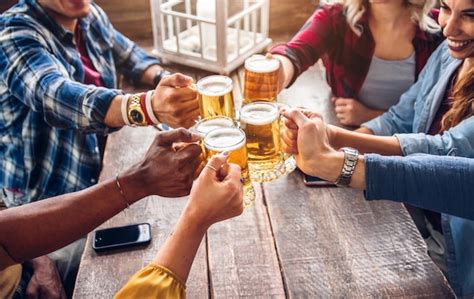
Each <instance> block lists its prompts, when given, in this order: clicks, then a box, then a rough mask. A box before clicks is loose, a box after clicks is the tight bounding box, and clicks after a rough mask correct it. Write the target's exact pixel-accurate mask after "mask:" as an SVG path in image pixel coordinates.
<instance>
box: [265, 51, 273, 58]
mask: <svg viewBox="0 0 474 299" xmlns="http://www.w3.org/2000/svg"><path fill="white" fill-rule="evenodd" d="M265 58H266V59H272V58H273V54H272V53H270V52H268V53H267V54H265Z"/></svg>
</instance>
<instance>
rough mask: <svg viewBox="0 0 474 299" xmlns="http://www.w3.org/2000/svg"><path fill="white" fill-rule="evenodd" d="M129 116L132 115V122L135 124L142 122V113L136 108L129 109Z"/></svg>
mask: <svg viewBox="0 0 474 299" xmlns="http://www.w3.org/2000/svg"><path fill="white" fill-rule="evenodd" d="M130 116H131V117H132V120H133V122H134V123H136V124H141V123H142V122H143V115H142V114H141V113H140V112H138V111H137V110H132V111H130Z"/></svg>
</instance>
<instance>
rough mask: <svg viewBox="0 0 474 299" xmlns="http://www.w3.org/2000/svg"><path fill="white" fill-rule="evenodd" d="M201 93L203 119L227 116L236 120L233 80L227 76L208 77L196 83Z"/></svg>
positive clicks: (200, 102) (200, 106) (200, 107)
mask: <svg viewBox="0 0 474 299" xmlns="http://www.w3.org/2000/svg"><path fill="white" fill-rule="evenodd" d="M196 88H197V91H198V93H199V109H200V111H201V118H207V117H212V116H219V115H223V116H227V117H230V118H232V119H233V118H235V110H234V109H235V108H234V97H233V95H232V89H233V84H232V79H231V78H229V77H226V76H219V75H215V76H208V77H204V78H202V79H201V80H199V81H198V82H197V83H196Z"/></svg>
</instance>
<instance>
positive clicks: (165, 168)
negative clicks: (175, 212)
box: [134, 128, 202, 197]
mask: <svg viewBox="0 0 474 299" xmlns="http://www.w3.org/2000/svg"><path fill="white" fill-rule="evenodd" d="M199 139H200V137H199V135H196V134H193V133H191V132H190V131H188V130H186V129H184V128H180V129H175V130H171V131H166V132H160V133H158V134H157V136H156V137H155V140H154V141H153V143H152V144H151V146H150V147H149V149H148V152H147V153H146V155H145V158H144V160H143V161H142V162H140V163H139V164H138V165H136V166H134V168H135V170H136V171H135V172H136V173H139V175H140V180H141V182H142V185H143V186H144V187H145V188H148V189H149V190H148V192H147V194H148V195H152V194H153V195H160V196H164V197H179V196H184V195H188V194H189V191H190V190H191V187H192V184H193V180H194V177H195V175H194V174H195V172H196V170H197V169H198V168H199V165H200V164H201V161H202V155H201V147H200V146H199V145H198V144H196V143H192V142H196V141H198V140H199Z"/></svg>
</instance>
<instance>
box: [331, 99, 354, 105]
mask: <svg viewBox="0 0 474 299" xmlns="http://www.w3.org/2000/svg"><path fill="white" fill-rule="evenodd" d="M351 101H352V100H351V99H346V98H338V99H337V100H336V102H335V103H334V104H335V105H336V106H345V105H348V104H349V103H350V102H351Z"/></svg>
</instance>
